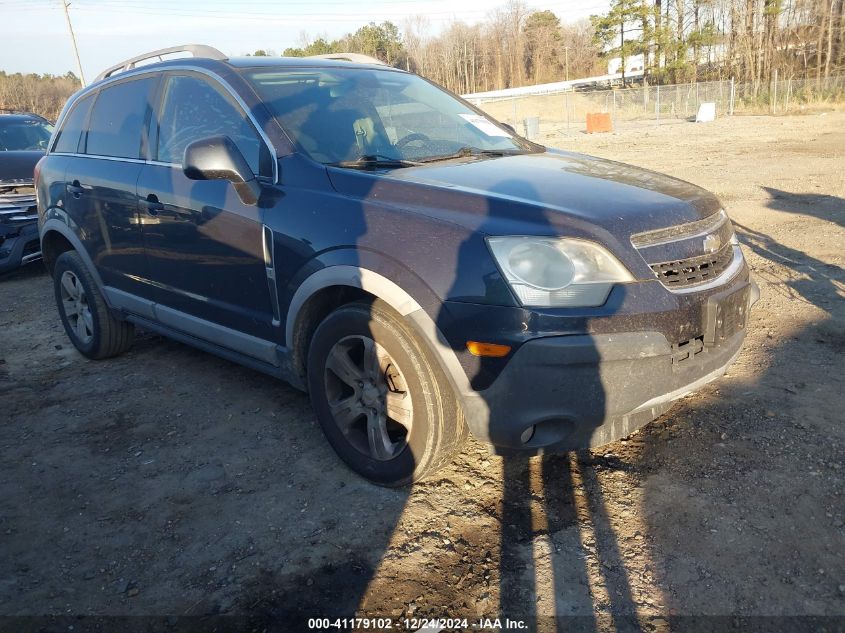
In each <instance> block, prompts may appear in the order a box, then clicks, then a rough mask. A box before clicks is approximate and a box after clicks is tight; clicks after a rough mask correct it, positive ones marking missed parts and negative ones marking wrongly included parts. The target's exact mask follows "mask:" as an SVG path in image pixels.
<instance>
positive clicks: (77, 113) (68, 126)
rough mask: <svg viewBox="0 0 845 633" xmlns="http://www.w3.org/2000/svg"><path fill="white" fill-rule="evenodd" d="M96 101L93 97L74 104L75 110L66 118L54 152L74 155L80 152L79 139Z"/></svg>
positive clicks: (57, 137)
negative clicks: (92, 105)
mask: <svg viewBox="0 0 845 633" xmlns="http://www.w3.org/2000/svg"><path fill="white" fill-rule="evenodd" d="M93 102H94V99H93V98H92V97H91V95H88V96H87V97H83V98H82V99H79V100H78V101H77V102H76V103H75V104H73V109H72V110H71V111H70V113H69V114H68V115H67V116H66V117H65V121H64V124H63V125H62V127H61V129H60V130H59V132H58V134H57V136H56V145H55V146H54V147H53V151H54V152H67V153H70V154H73V153H75V152H77V151H78V150H79V137H80V135H81V134H82V126H83V125H85V119H86V118H87V117H88V111H89V110H91V104H92V103H93Z"/></svg>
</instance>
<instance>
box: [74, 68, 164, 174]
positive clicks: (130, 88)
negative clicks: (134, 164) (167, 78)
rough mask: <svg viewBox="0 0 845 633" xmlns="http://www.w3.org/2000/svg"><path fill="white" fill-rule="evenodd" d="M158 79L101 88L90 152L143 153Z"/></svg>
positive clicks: (90, 129)
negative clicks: (143, 136) (144, 139)
mask: <svg viewBox="0 0 845 633" xmlns="http://www.w3.org/2000/svg"><path fill="white" fill-rule="evenodd" d="M156 81H157V79H156V78H153V77H147V78H142V79H133V80H130V81H124V82H121V83H119V84H116V85H113V86H107V87H106V88H103V89H102V90H101V91H100V94H99V96H98V97H97V101H96V103H95V104H94V109H93V111H92V112H91V119H90V121H89V124H88V139H87V143H86V147H85V153H86V154H93V155H96V156H114V157H117V158H139V157H140V152H141V135H142V132H143V130H144V129H145V125H146V121H147V120H148V117H149V114H150V112H151V110H152V105H151V99H152V92H153V89H154V88H155V84H156Z"/></svg>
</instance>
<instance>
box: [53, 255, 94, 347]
mask: <svg viewBox="0 0 845 633" xmlns="http://www.w3.org/2000/svg"><path fill="white" fill-rule="evenodd" d="M60 288H61V299H62V310H63V311H64V313H65V318H66V319H67V321H68V324H69V325H70V328H71V330H73V332H74V334H75V335H76V338H77V339H79V342H80V343H82V344H83V345H87V344H88V343H90V342H91V339H93V338H94V318H93V316H92V315H91V308H90V307H89V305H88V297H87V295H86V294H85V288H83V287H82V282H81V281H79V277H77V276H76V275H75V274H73V273H72V272H71V271H69V270H66V271H65V272H63V273H62V278H61V286H60Z"/></svg>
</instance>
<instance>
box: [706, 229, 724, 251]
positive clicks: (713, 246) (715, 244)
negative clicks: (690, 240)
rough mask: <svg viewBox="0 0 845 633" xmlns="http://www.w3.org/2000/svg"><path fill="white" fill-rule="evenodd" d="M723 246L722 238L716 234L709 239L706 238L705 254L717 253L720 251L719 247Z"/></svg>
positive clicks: (709, 236)
mask: <svg viewBox="0 0 845 633" xmlns="http://www.w3.org/2000/svg"><path fill="white" fill-rule="evenodd" d="M721 245H722V238H721V237H719V236H718V235H716V234H715V233H711V234H710V235H708V236H707V237H705V238H704V252H705V253H715V252H716V251H718V250H719V247H720V246H721Z"/></svg>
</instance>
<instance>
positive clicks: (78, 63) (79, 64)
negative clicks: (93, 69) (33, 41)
mask: <svg viewBox="0 0 845 633" xmlns="http://www.w3.org/2000/svg"><path fill="white" fill-rule="evenodd" d="M60 2H61V3H62V9H64V11H65V20H67V29H68V31H70V41H71V42H73V54H74V55H76V67H77V68H78V69H79V80H80V81H81V82H82V87H83V88H84V87H85V73H84V72H83V71H82V60H80V59H79V47H77V45H76V35H74V34H73V25H72V24H71V23H70V13H68V7H69V6H70V3H69V2H68V1H67V0H60Z"/></svg>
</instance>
